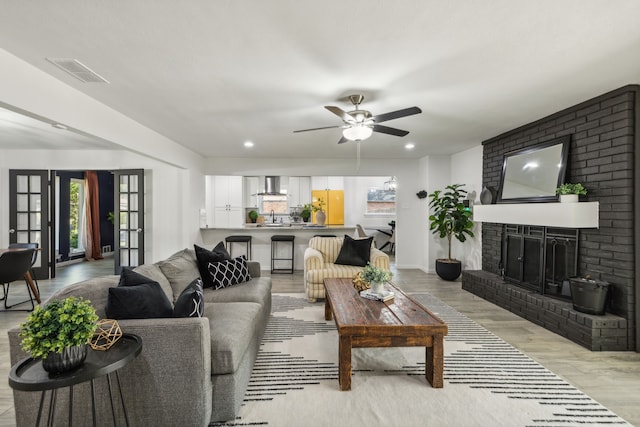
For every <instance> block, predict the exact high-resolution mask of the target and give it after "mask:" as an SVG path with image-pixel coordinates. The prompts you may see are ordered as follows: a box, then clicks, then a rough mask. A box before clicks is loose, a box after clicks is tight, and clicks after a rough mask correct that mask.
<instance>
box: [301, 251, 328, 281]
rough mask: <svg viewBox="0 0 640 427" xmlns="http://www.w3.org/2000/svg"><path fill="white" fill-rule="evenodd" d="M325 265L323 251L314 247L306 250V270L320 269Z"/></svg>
mask: <svg viewBox="0 0 640 427" xmlns="http://www.w3.org/2000/svg"><path fill="white" fill-rule="evenodd" d="M323 267H324V259H323V258H322V253H321V252H320V251H319V250H317V249H313V248H306V249H305V250H304V271H305V277H306V272H307V271H311V270H320V269H322V268H323Z"/></svg>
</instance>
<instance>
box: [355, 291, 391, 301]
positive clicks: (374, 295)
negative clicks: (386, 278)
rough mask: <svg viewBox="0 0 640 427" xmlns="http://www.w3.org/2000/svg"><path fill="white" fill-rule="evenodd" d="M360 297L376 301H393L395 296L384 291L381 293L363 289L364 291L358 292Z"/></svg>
mask: <svg viewBox="0 0 640 427" xmlns="http://www.w3.org/2000/svg"><path fill="white" fill-rule="evenodd" d="M360 296H361V297H363V298H367V299H372V300H376V301H389V300H392V299H393V297H394V296H395V294H394V293H393V292H391V291H387V290H384V291H382V292H372V291H371V289H365V290H364V291H360Z"/></svg>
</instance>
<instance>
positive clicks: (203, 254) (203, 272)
mask: <svg viewBox="0 0 640 427" xmlns="http://www.w3.org/2000/svg"><path fill="white" fill-rule="evenodd" d="M193 248H194V249H195V251H196V258H197V259H198V271H200V277H201V278H202V287H204V288H211V287H213V279H212V278H211V275H210V274H209V264H215V263H218V262H221V261H226V260H230V259H231V256H230V255H229V252H227V250H226V249H225V247H224V243H222V242H220V243H218V244H217V245H216V247H215V248H213V250H212V251H210V250H208V249H205V248H201V247H200V246H198V245H193Z"/></svg>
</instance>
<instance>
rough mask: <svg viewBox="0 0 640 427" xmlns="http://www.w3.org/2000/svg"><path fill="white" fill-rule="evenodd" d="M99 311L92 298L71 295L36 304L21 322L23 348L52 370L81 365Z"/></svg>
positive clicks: (44, 366) (65, 369)
mask: <svg viewBox="0 0 640 427" xmlns="http://www.w3.org/2000/svg"><path fill="white" fill-rule="evenodd" d="M97 322H98V315H97V314H96V310H95V309H94V308H93V306H92V305H91V302H90V301H89V300H85V299H83V298H76V297H69V298H65V299H63V300H54V301H51V302H50V303H48V304H47V305H46V306H45V307H44V308H43V307H41V306H37V307H36V308H35V309H34V310H33V311H32V312H31V313H30V314H29V316H27V320H26V321H25V322H24V323H23V324H21V325H20V336H21V337H22V349H23V350H24V351H26V352H28V353H30V354H31V356H32V357H33V358H34V359H42V366H43V368H44V369H45V370H46V371H48V372H52V373H57V372H65V371H70V370H72V369H74V368H77V367H78V366H80V365H82V363H83V362H84V359H85V358H86V356H87V344H88V343H89V340H90V339H91V337H93V334H94V332H95V330H96V326H97Z"/></svg>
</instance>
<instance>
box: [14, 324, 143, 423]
mask: <svg viewBox="0 0 640 427" xmlns="http://www.w3.org/2000/svg"><path fill="white" fill-rule="evenodd" d="M141 351H142V338H140V337H139V336H137V335H134V334H122V337H121V338H120V339H119V340H118V341H117V342H116V343H115V344H114V345H113V346H112V347H111V348H109V349H108V350H106V351H99V350H93V349H92V348H89V349H88V350H87V358H86V359H85V361H84V363H83V364H82V366H80V367H78V368H76V369H74V370H72V371H69V372H63V373H61V374H50V373H49V372H47V371H45V370H44V369H43V367H42V360H41V359H33V358H31V357H29V358H26V359H24V360H22V361H20V362H18V363H16V364H15V365H13V367H12V368H11V372H9V385H10V386H11V387H12V388H13V389H15V390H21V391H41V392H42V394H41V396H40V407H39V408H38V418H37V420H36V427H37V426H39V425H40V419H41V418H42V408H43V406H44V403H45V394H46V392H47V390H51V392H50V397H49V414H48V416H47V417H48V419H47V425H53V419H54V411H55V400H56V392H57V389H59V388H62V387H69V425H72V420H73V386H74V385H76V384H80V383H83V382H86V381H91V409H92V415H93V425H94V426H95V425H97V422H96V396H95V389H94V380H95V379H96V378H99V377H102V376H106V378H107V385H108V388H109V397H110V398H111V414H112V417H113V424H114V425H116V424H117V422H116V413H115V407H114V395H113V387H112V385H111V376H110V374H111V373H115V376H116V385H117V389H118V394H119V396H120V402H121V404H122V411H123V413H124V418H125V422H126V425H127V426H128V425H129V417H128V415H127V409H126V407H125V403H124V399H123V397H122V390H121V388H120V376H119V375H118V369H120V368H122V367H124V366H126V365H127V364H128V363H129V362H131V361H132V360H134V359H135V358H136V357H138V355H139V354H140V352H141Z"/></svg>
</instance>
